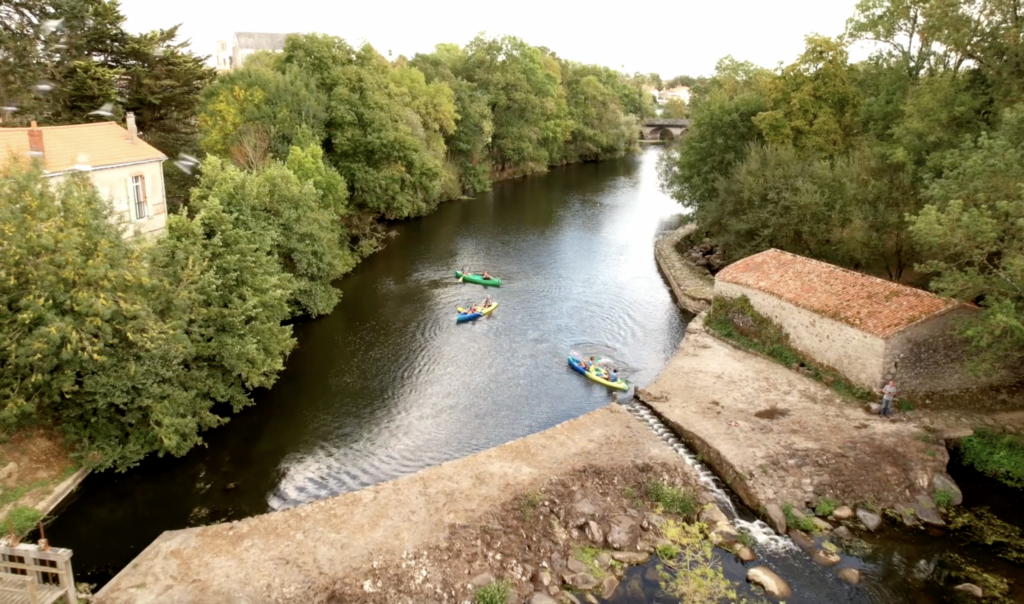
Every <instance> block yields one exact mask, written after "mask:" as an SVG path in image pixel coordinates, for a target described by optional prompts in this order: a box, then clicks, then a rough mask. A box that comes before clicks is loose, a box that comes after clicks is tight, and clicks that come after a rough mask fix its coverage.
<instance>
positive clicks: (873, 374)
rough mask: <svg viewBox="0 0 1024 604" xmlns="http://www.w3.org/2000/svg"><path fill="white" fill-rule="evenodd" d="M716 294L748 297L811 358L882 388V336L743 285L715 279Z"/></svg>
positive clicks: (864, 383) (854, 379)
mask: <svg viewBox="0 0 1024 604" xmlns="http://www.w3.org/2000/svg"><path fill="white" fill-rule="evenodd" d="M715 295H716V296H723V297H726V298H738V297H740V296H746V297H747V298H748V299H749V300H750V303H751V305H752V306H753V307H754V310H756V311H757V312H759V313H760V314H762V315H764V316H765V317H767V318H769V319H771V320H772V321H773V322H774V323H776V324H777V325H779V326H780V327H782V328H783V329H784V330H785V331H786V333H787V334H789V339H790V344H792V346H793V347H794V348H796V349H797V350H799V351H800V352H802V353H803V354H805V355H807V356H808V357H809V358H810V359H813V360H814V361H815V362H817V363H820V364H822V365H825V366H828V367H831V368H833V369H835V370H837V371H839V372H840V373H842V374H843V375H845V376H846V377H847V379H849V380H850V381H852V382H854V383H855V384H857V385H859V386H863V387H865V388H870V389H873V390H875V389H878V388H879V387H881V385H882V379H883V372H882V368H883V358H884V355H885V340H883V339H882V338H879V337H877V336H873V335H871V334H869V333H866V332H863V331H861V330H859V329H856V328H854V327H851V326H849V325H847V324H845V323H841V322H839V321H836V320H834V319H830V318H828V317H824V316H822V315H819V314H816V313H813V312H811V311H809V310H804V309H803V308H800V307H799V306H795V305H793V304H790V303H789V302H786V301H784V300H782V299H781V298H778V297H776V296H773V295H771V294H766V293H764V292H762V291H760V290H756V289H751V288H748V287H744V286H742V285H736V284H734V283H728V282H724V281H716V282H715Z"/></svg>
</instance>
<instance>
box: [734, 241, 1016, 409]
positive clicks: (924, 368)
mask: <svg viewBox="0 0 1024 604" xmlns="http://www.w3.org/2000/svg"><path fill="white" fill-rule="evenodd" d="M715 296H716V297H717V296H722V297H726V298H736V297H740V296H746V297H747V298H748V299H749V300H750V303H751V305H752V306H753V307H754V309H755V310H757V312H759V313H761V314H762V315H764V316H766V317H768V318H769V319H771V320H772V321H773V322H775V323H776V324H778V325H780V326H781V327H782V328H783V329H784V330H785V331H786V333H787V334H789V338H790V343H791V344H792V346H793V347H794V348H796V349H797V350H799V351H800V352H801V353H803V354H804V355H806V356H807V357H808V358H810V359H813V360H814V362H816V363H819V364H821V365H824V366H827V367H830V368H832V369H834V370H836V371H838V372H839V373H841V374H843V375H844V376H846V377H847V378H848V379H849V380H850V381H852V382H853V383H855V384H857V385H859V386H863V387H865V388H869V389H871V390H874V391H878V390H880V388H881V387H882V386H883V385H884V384H885V382H886V381H887V380H889V379H895V380H896V384H897V387H898V388H899V389H900V391H901V393H904V394H918V395H921V394H929V393H941V392H953V391H958V390H963V389H965V388H968V387H974V386H981V385H994V383H997V382H1000V381H1009V380H1010V376H1004V375H992V376H986V377H985V378H979V377H977V376H973V375H970V374H969V373H968V372H967V369H966V366H965V362H966V360H967V354H966V348H965V343H964V342H963V341H962V340H961V339H960V338H958V337H956V336H955V335H953V334H952V333H951V328H952V327H953V322H954V321H955V320H956V319H957V318H958V317H963V316H965V315H969V314H971V313H973V312H977V308H976V307H973V306H969V305H966V304H961V303H958V302H956V301H953V300H946V299H943V298H940V297H939V296H936V295H934V294H932V293H929V292H926V291H923V290H920V289H916V288H913V287H907V286H905V285H900V284H898V283H893V282H891V281H886V280H885V279H879V278H877V277H871V276H869V275H865V274H862V273H858V272H856V271H851V270H847V269H844V268H840V267H838V266H834V265H831V264H828V263H825V262H820V261H818V260H812V259H810V258H805V257H803V256H798V255H796V254H790V253H788V252H783V251H779V250H775V249H771V250H767V251H764V252H761V253H759V254H755V255H753V256H749V257H747V258H744V259H742V260H739V261H738V262H735V263H733V264H731V265H729V266H727V267H726V268H725V269H723V270H722V271H720V272H719V273H718V274H717V275H716V276H715Z"/></svg>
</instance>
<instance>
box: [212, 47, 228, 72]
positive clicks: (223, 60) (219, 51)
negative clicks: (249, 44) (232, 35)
mask: <svg viewBox="0 0 1024 604" xmlns="http://www.w3.org/2000/svg"><path fill="white" fill-rule="evenodd" d="M213 59H214V61H216V65H214V67H216V68H217V72H218V73H223V72H225V71H231V52H230V51H229V50H228V43H227V42H226V41H224V40H217V44H216V50H215V51H214V53H213Z"/></svg>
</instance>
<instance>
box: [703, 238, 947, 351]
mask: <svg viewBox="0 0 1024 604" xmlns="http://www.w3.org/2000/svg"><path fill="white" fill-rule="evenodd" d="M715 279H716V280H718V281H723V282H725V283H734V284H736V285H741V286H744V287H749V288H751V289H756V290H760V291H762V292H765V293H767V294H771V295H773V296H776V297H779V298H782V299H783V300H785V301H786V302H789V303H790V304H793V305H795V306H799V307H800V308H804V309H807V310H809V311H811V312H814V313H817V314H820V315H823V316H826V317H829V318H832V319H835V320H838V321H841V322H843V323H846V324H847V325H851V326H853V327H856V328H857V329H859V330H861V331H864V332H867V333H870V334H873V335H876V336H878V337H880V338H888V337H889V336H891V335H893V334H895V333H896V332H898V331H900V330H901V329H903V328H905V327H907V326H908V325H910V324H912V323H915V322H917V321H920V320H921V319H924V318H926V317H930V316H933V315H937V314H941V313H943V312H945V311H947V310H949V309H951V308H953V307H955V306H958V303H957V302H955V301H952V300H944V299H942V298H940V297H938V296H936V295H934V294H931V293H928V292H926V291H923V290H920V289H916V288H913V287H907V286H906V285H900V284H898V283H893V282H892V281H886V280H885V279H879V278H877V277H871V276H869V275H864V274H862V273H858V272H855V271H851V270H847V269H845V268H840V267H838V266H834V265H831V264H828V263H826V262H820V261H818V260H812V259H810V258H805V257H803V256H797V255H796V254H790V253H789V252H783V251H780V250H774V249H772V250H767V251H764V252H761V253H760V254H754V255H753V256H749V257H747V258H744V259H743V260H740V261H738V262H735V263H733V264H730V265H729V266H727V267H726V268H725V269H723V270H722V271H720V272H719V273H718V274H717V275H716V276H715Z"/></svg>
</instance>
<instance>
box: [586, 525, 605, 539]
mask: <svg viewBox="0 0 1024 604" xmlns="http://www.w3.org/2000/svg"><path fill="white" fill-rule="evenodd" d="M587 539H590V540H591V541H593V542H594V543H596V544H598V545H601V544H602V543H604V530H602V529H601V525H600V524H598V523H596V522H594V521H593V520H588V521H587Z"/></svg>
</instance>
